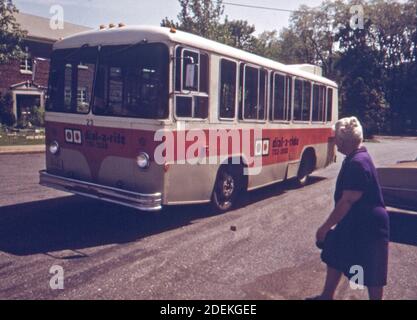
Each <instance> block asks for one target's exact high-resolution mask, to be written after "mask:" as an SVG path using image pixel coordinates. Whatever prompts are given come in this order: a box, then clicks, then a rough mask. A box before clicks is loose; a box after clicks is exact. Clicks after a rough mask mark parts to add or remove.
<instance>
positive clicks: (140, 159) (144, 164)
mask: <svg viewBox="0 0 417 320" xmlns="http://www.w3.org/2000/svg"><path fill="white" fill-rule="evenodd" d="M136 163H137V165H138V167H139V168H141V169H146V168H148V167H149V163H150V161H149V155H148V154H147V153H146V152H141V153H140V154H139V155H138V156H137V158H136Z"/></svg>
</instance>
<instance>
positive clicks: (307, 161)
mask: <svg viewBox="0 0 417 320" xmlns="http://www.w3.org/2000/svg"><path fill="white" fill-rule="evenodd" d="M314 166H315V164H314V154H313V155H312V154H311V152H306V153H304V154H303V157H302V158H301V163H300V167H299V168H298V173H297V177H296V179H295V182H296V185H297V186H298V187H304V186H305V185H307V183H308V180H309V178H310V174H311V173H312V172H313V171H314Z"/></svg>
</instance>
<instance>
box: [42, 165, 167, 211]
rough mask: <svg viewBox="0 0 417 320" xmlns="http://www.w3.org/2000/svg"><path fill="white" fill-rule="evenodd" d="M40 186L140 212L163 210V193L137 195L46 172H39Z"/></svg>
mask: <svg viewBox="0 0 417 320" xmlns="http://www.w3.org/2000/svg"><path fill="white" fill-rule="evenodd" d="M39 184H40V185H42V186H46V187H50V188H54V189H58V190H61V191H66V192H70V193H75V194H79V195H82V196H86V197H90V198H94V199H100V200H104V201H108V202H113V203H117V204H121V205H124V206H128V207H132V208H135V209H139V210H144V211H158V210H161V209H162V195H161V193H153V194H143V193H137V192H132V191H127V190H123V189H118V188H112V187H108V186H103V185H99V184H94V183H90V182H85V181H80V180H76V179H70V178H65V177H61V176H56V175H53V174H50V173H47V172H46V171H45V170H43V171H40V172H39Z"/></svg>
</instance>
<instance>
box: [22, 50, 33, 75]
mask: <svg viewBox="0 0 417 320" xmlns="http://www.w3.org/2000/svg"><path fill="white" fill-rule="evenodd" d="M32 67H33V61H32V57H31V55H30V53H29V51H28V47H26V48H25V54H24V58H23V60H22V61H21V62H20V72H21V73H32Z"/></svg>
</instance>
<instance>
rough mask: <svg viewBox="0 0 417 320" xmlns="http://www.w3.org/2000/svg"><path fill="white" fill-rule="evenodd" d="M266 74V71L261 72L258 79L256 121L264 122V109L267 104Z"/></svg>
mask: <svg viewBox="0 0 417 320" xmlns="http://www.w3.org/2000/svg"><path fill="white" fill-rule="evenodd" d="M267 83H268V72H266V70H261V72H260V78H259V108H258V114H257V119H258V120H265V109H266V104H267V96H268V93H267V91H268V85H267Z"/></svg>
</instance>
